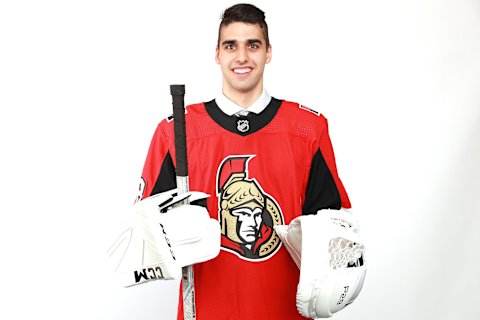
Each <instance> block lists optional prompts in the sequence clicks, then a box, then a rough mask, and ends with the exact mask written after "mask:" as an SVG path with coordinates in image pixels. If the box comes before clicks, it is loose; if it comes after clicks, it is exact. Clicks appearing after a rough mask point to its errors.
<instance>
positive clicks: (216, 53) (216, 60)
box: [215, 46, 220, 64]
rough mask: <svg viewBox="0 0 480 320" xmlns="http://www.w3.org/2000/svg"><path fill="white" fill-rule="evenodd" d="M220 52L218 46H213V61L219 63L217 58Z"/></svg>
mask: <svg viewBox="0 0 480 320" xmlns="http://www.w3.org/2000/svg"><path fill="white" fill-rule="evenodd" d="M219 54H220V50H219V49H218V46H217V47H216V48H215V62H216V63H217V64H220V59H219V58H218V55H219Z"/></svg>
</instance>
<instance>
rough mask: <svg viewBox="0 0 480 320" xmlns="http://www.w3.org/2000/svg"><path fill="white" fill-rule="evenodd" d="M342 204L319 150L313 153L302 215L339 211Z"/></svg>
mask: <svg viewBox="0 0 480 320" xmlns="http://www.w3.org/2000/svg"><path fill="white" fill-rule="evenodd" d="M341 207H342V202H341V198H340V192H339V191H338V188H337V185H336V184H335V180H334V179H333V176H332V173H331V172H330V170H329V169H328V166H327V163H326V162H325V159H324V158H323V155H322V152H321V151H320V149H318V150H317V152H315V155H314V156H313V159H312V166H311V167H310V174H309V177H308V184H307V191H306V195H305V202H304V205H303V208H302V212H303V214H315V213H316V212H317V211H318V210H321V209H340V208H341Z"/></svg>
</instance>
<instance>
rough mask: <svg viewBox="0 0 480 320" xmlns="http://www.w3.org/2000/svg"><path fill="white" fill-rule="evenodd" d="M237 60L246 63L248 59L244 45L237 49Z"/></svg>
mask: <svg viewBox="0 0 480 320" xmlns="http://www.w3.org/2000/svg"><path fill="white" fill-rule="evenodd" d="M236 58H237V59H236V60H237V62H238V63H246V62H247V61H248V50H247V48H245V47H240V48H238V50H237V57H236Z"/></svg>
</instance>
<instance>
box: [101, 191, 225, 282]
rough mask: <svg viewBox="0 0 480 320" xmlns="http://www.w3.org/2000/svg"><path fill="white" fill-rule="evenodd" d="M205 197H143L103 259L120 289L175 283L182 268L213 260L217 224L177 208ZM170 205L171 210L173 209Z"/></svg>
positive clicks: (199, 210) (200, 212)
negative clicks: (165, 281)
mask: <svg viewBox="0 0 480 320" xmlns="http://www.w3.org/2000/svg"><path fill="white" fill-rule="evenodd" d="M187 197H188V198H189V201H190V202H193V201H196V200H202V199H205V198H207V197H208V195H207V194H205V193H201V192H188V193H185V194H182V195H181V196H177V195H176V189H174V190H170V191H167V192H163V193H160V194H157V195H154V196H152V197H149V198H145V199H144V200H141V201H139V202H137V203H136V204H135V205H134V206H133V212H132V213H131V218H130V220H129V221H128V223H127V225H126V226H125V227H124V228H123V229H122V230H121V233H120V236H119V237H118V238H117V240H116V241H115V242H114V243H113V245H112V246H111V247H110V249H109V250H108V252H107V254H108V257H109V260H110V262H111V263H112V265H113V268H114V272H115V274H116V275H117V276H118V277H119V280H120V282H121V284H122V285H123V286H125V287H128V286H132V285H136V284H141V283H145V282H147V281H151V280H157V279H180V278H181V273H182V272H181V268H182V267H184V266H187V265H192V264H195V263H199V262H204V261H207V260H210V259H213V258H215V257H216V256H217V255H218V254H219V252H220V225H219V223H218V221H217V220H215V219H211V218H210V216H209V214H208V211H207V209H205V208H204V207H201V206H197V205H176V206H173V205H175V204H177V203H178V202H181V201H182V200H184V199H185V198H187ZM172 206H173V207H172Z"/></svg>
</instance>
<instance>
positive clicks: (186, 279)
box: [177, 176, 196, 320]
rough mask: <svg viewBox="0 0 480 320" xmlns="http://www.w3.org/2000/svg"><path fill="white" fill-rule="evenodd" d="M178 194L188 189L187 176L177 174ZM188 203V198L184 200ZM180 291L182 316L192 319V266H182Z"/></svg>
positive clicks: (187, 319)
mask: <svg viewBox="0 0 480 320" xmlns="http://www.w3.org/2000/svg"><path fill="white" fill-rule="evenodd" d="M177 189H178V194H182V193H186V192H188V191H189V187H188V176H187V177H182V176H177ZM184 204H188V199H185V200H184ZM182 293H183V318H184V319H185V320H194V319H195V318H196V316H195V288H194V278H193V267H192V266H186V267H183V268H182Z"/></svg>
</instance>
